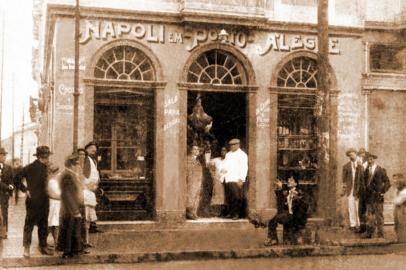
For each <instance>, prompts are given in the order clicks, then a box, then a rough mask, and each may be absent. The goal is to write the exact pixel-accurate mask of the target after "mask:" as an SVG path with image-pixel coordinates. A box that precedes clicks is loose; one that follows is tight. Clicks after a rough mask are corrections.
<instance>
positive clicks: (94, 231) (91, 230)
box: [89, 228, 104, 233]
mask: <svg viewBox="0 0 406 270" xmlns="http://www.w3.org/2000/svg"><path fill="white" fill-rule="evenodd" d="M89 233H104V231H102V230H99V229H97V228H90V229H89Z"/></svg>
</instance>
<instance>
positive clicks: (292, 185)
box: [265, 177, 308, 246]
mask: <svg viewBox="0 0 406 270" xmlns="http://www.w3.org/2000/svg"><path fill="white" fill-rule="evenodd" d="M297 185H298V181H297V180H296V179H294V178H293V177H290V178H289V179H288V190H283V186H282V182H281V181H279V180H278V182H277V185H276V186H277V189H276V191H275V193H276V196H277V204H278V212H277V214H276V216H275V217H274V218H272V219H271V220H270V221H269V223H268V239H267V240H266V241H265V246H271V245H276V244H278V242H279V241H278V236H277V233H276V228H277V226H278V224H282V225H283V237H284V239H283V241H284V242H287V243H290V244H296V243H297V242H298V237H299V235H298V233H299V232H300V230H302V229H303V228H304V227H305V226H306V223H307V209H308V205H307V203H306V202H304V200H303V195H302V192H301V191H300V190H298V189H297Z"/></svg>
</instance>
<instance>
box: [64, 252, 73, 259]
mask: <svg viewBox="0 0 406 270" xmlns="http://www.w3.org/2000/svg"><path fill="white" fill-rule="evenodd" d="M69 258H73V254H72V253H63V254H62V259H69Z"/></svg>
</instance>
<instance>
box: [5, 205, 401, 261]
mask: <svg viewBox="0 0 406 270" xmlns="http://www.w3.org/2000/svg"><path fill="white" fill-rule="evenodd" d="M24 216H25V210H24V200H22V201H21V203H20V204H19V205H18V206H14V205H10V224H11V226H10V229H9V237H8V239H7V240H5V241H3V250H2V258H3V260H2V265H3V267H23V266H43V265H48V266H49V265H59V264H77V263H81V264H86V263H87V264H89V263H137V262H147V261H148V262H151V261H168V260H193V259H225V258H230V259H233V258H234V259H235V258H259V257H284V256H331V255H347V254H352V255H354V254H384V253H392V252H398V251H406V245H400V244H393V243H392V241H391V240H384V239H379V240H359V239H356V236H355V235H352V234H350V233H344V232H343V231H342V230H334V229H331V228H329V229H328V230H324V231H322V232H321V238H322V244H321V245H302V246H276V247H271V248H266V247H264V246H263V242H264V239H265V237H266V230H264V229H255V228H254V227H253V226H252V225H251V224H249V223H248V222H247V221H246V220H238V221H229V220H221V219H217V220H216V219H207V220H204V219H202V220H199V221H197V222H196V221H191V222H187V223H186V224H185V225H184V226H183V227H182V228H177V229H164V230H163V229H162V228H159V227H157V226H156V224H155V223H153V222H139V223H132V224H128V223H127V224H124V223H118V224H115V225H108V224H105V225H103V224H101V225H99V226H100V227H103V229H104V230H106V231H105V233H102V234H92V235H91V243H92V244H93V245H94V246H95V247H94V248H92V249H91V250H90V251H91V253H90V254H89V255H84V256H81V257H79V258H74V259H61V258H60V255H59V254H56V255H55V256H43V255H41V254H40V253H39V251H38V248H37V246H38V242H37V237H36V233H34V234H33V244H32V246H31V258H29V259H25V258H23V257H22V253H23V247H22V228H23V223H24ZM386 229H387V231H388V235H390V234H389V231H390V230H391V229H392V228H386ZM48 243H51V244H52V239H51V238H49V239H48Z"/></svg>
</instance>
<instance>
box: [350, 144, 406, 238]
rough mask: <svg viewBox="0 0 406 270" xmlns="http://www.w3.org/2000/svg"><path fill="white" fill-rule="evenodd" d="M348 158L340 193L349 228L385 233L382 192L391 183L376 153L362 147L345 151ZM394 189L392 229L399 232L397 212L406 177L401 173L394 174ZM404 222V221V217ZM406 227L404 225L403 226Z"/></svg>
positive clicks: (404, 199) (363, 235) (364, 232)
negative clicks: (346, 201) (346, 206)
mask: <svg viewBox="0 0 406 270" xmlns="http://www.w3.org/2000/svg"><path fill="white" fill-rule="evenodd" d="M346 155H347V156H348V158H349V162H348V163H346V164H345V165H344V166H343V191H342V195H343V196H347V199H348V217H349V228H350V230H351V231H354V232H356V233H360V234H361V238H372V237H378V238H383V237H384V216H383V210H384V195H385V193H386V192H387V191H388V190H389V188H390V186H391V183H390V181H389V177H388V175H387V173H386V170H385V168H382V167H381V166H379V165H378V164H377V162H376V160H377V158H378V157H377V156H376V155H374V154H372V153H369V152H367V151H366V150H365V149H364V148H361V149H360V150H359V151H357V150H356V149H354V148H350V149H348V150H347V151H346ZM393 180H394V181H393V184H394V185H395V187H396V189H397V196H396V198H395V200H394V206H395V207H394V219H395V231H396V233H397V235H398V238H399V235H400V233H401V232H400V226H399V224H400V223H401V221H402V220H401V219H405V217H404V216H405V215H401V214H400V213H401V212H402V211H403V209H404V208H405V207H406V204H405V202H406V179H405V177H404V176H403V174H400V173H397V174H394V175H393ZM403 223H404V221H403ZM404 229H406V228H404Z"/></svg>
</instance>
